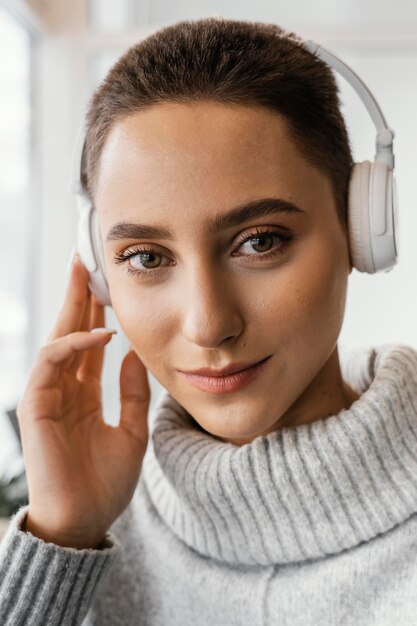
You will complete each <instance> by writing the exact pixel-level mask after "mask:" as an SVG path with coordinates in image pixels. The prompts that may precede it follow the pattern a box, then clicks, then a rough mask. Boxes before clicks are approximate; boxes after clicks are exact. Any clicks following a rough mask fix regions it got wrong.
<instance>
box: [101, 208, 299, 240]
mask: <svg viewBox="0 0 417 626" xmlns="http://www.w3.org/2000/svg"><path fill="white" fill-rule="evenodd" d="M277 213H287V214H288V213H292V214H294V213H305V211H304V209H301V208H300V207H299V206H297V205H296V204H294V203H293V202H290V201H289V200H282V199H281V198H260V199H259V200H252V201H251V202H249V203H247V204H243V205H239V206H236V207H234V208H233V209H230V210H229V211H227V213H222V214H221V215H217V216H215V217H214V218H212V219H211V220H210V222H209V225H208V228H209V232H210V233H211V234H216V233H218V232H220V231H222V230H226V229H227V228H231V227H232V226H238V225H239V224H241V223H242V222H247V221H249V220H251V219H255V218H258V217H264V216H267V215H276V214H277ZM119 239H169V240H171V241H173V240H174V239H175V238H174V236H173V234H172V233H171V232H170V231H169V230H167V228H165V227H164V226H162V225H159V224H152V225H151V224H134V223H131V222H118V223H117V224H115V225H114V226H112V228H111V229H110V230H109V232H108V233H107V236H106V241H117V240H119Z"/></svg>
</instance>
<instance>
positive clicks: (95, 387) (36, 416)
mask: <svg viewBox="0 0 417 626" xmlns="http://www.w3.org/2000/svg"><path fill="white" fill-rule="evenodd" d="M104 325H105V319H104V306H102V305H101V304H99V303H98V301H97V299H96V298H95V296H94V295H93V294H91V292H90V290H89V288H88V272H87V270H86V268H85V267H84V265H83V264H82V263H81V261H80V259H79V257H78V256H76V257H75V259H74V262H73V264H72V267H71V273H70V278H69V281H68V286H67V292H66V295H65V301H64V304H63V307H62V309H61V311H60V314H59V317H58V319H57V322H56V325H55V328H54V330H53V332H52V333H51V335H50V336H49V338H48V342H47V343H46V344H45V345H44V346H42V347H41V348H40V350H39V352H38V355H37V359H36V362H35V364H34V366H33V368H32V370H31V372H30V374H29V378H28V381H27V384H26V388H25V390H24V394H23V396H22V398H21V400H20V402H19V404H18V407H17V416H18V420H19V426H20V431H21V438H22V447H23V456H24V462H25V467H26V475H27V482H28V490H29V511H28V516H27V518H26V527H25V530H28V531H30V532H32V533H33V534H34V535H36V536H38V537H40V538H42V539H44V540H45V541H49V542H52V543H56V544H58V545H62V546H72V547H75V548H84V547H89V548H94V547H97V546H98V545H99V544H100V543H101V541H102V540H103V538H104V535H105V534H106V531H107V530H108V528H109V527H110V526H111V524H112V523H113V522H114V520H116V518H117V517H118V516H119V515H120V514H121V513H122V511H123V510H124V509H125V508H126V506H127V505H128V504H129V502H130V500H131V499H132V496H133V493H134V490H135V487H136V485H137V482H138V480H139V476H140V471H141V467H142V461H143V457H144V454H145V452H146V448H147V443H148V423H147V416H148V408H149V401H150V387H149V382H148V377H147V372H146V368H145V366H144V365H143V364H142V362H141V361H140V359H139V358H138V357H137V355H136V353H135V352H134V351H133V350H131V351H129V352H128V353H127V354H126V356H125V357H124V359H123V362H122V365H121V370H120V402H121V416H120V423H119V425H118V426H117V427H114V426H110V425H108V424H106V423H105V422H104V421H103V415H102V399H101V373H102V367H103V360H104V347H105V345H106V344H107V343H108V342H109V340H110V339H111V337H112V335H111V333H109V332H94V333H91V332H89V330H90V328H95V327H103V326H104Z"/></svg>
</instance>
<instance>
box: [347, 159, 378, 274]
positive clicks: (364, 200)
mask: <svg viewBox="0 0 417 626" xmlns="http://www.w3.org/2000/svg"><path fill="white" fill-rule="evenodd" d="M372 166H373V163H371V162H370V161H362V162H361V163H355V164H354V165H353V168H352V172H351V175H350V180H349V206H348V231H349V251H350V256H351V261H352V265H353V267H354V268H355V269H357V270H358V271H359V272H367V273H368V274H373V273H374V272H375V267H374V262H373V258H372V241H371V232H370V219H369V212H370V185H371V177H372Z"/></svg>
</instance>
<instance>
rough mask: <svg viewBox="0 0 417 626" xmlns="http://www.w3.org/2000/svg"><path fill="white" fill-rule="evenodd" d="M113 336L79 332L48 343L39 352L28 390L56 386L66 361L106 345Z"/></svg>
mask: <svg viewBox="0 0 417 626" xmlns="http://www.w3.org/2000/svg"><path fill="white" fill-rule="evenodd" d="M111 337H112V335H111V334H109V333H89V332H82V331H78V332H75V333H71V334H69V335H66V336H65V337H62V338H59V339H56V340H55V341H53V342H52V343H47V344H45V345H44V346H42V348H40V350H39V352H38V357H37V359H36V362H35V365H34V367H33V368H32V370H31V372H30V374H29V379H28V382H27V385H26V389H27V390H30V393H32V392H33V391H41V390H45V389H51V388H53V387H55V386H56V384H57V381H58V378H59V377H60V376H61V374H62V370H63V369H65V364H66V361H68V360H70V359H71V358H72V356H73V355H74V353H76V352H78V351H83V350H88V349H91V348H96V347H98V346H103V345H105V344H106V343H107V342H108V341H109V340H110V339H111Z"/></svg>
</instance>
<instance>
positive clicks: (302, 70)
mask: <svg viewBox="0 0 417 626" xmlns="http://www.w3.org/2000/svg"><path fill="white" fill-rule="evenodd" d="M198 100H214V101H216V102H222V103H225V104H227V103H230V104H232V103H233V104H249V105H250V104H252V105H262V106H265V107H267V108H268V109H270V110H273V111H275V112H277V113H279V114H281V115H283V116H284V117H285V118H286V121H287V125H288V128H289V132H290V134H291V137H292V138H293V140H294V142H295V144H296V145H297V147H298V149H299V150H300V152H301V154H303V156H304V157H305V158H306V159H307V160H308V161H309V162H310V163H311V164H312V165H314V166H316V167H317V168H318V169H320V170H321V171H322V172H323V173H324V174H326V175H327V176H329V178H330V181H331V183H332V188H333V191H334V198H335V204H336V207H337V213H338V217H339V219H340V222H341V224H342V226H343V227H344V228H345V229H346V225H347V221H346V220H347V211H346V207H347V194H348V184H349V177H350V172H351V168H352V165H353V162H352V154H351V150H350V145H349V138H348V134H347V130H346V126H345V123H344V119H343V116H342V114H341V112H340V109H339V106H340V101H339V92H338V87H337V83H336V81H335V79H334V76H333V73H332V70H331V69H330V68H329V67H328V66H327V65H326V64H325V63H324V62H323V61H321V60H320V59H318V58H317V57H315V56H314V55H313V54H311V53H310V52H308V51H307V50H306V49H305V48H304V47H303V46H302V40H301V38H300V37H298V36H297V35H295V34H294V33H291V32H288V31H285V30H284V29H282V28H281V27H280V26H277V25H275V24H265V23H261V22H246V21H240V20H227V19H224V18H206V19H201V20H196V21H188V20H187V21H181V22H178V23H176V24H173V25H170V26H167V27H165V28H163V29H160V30H158V31H157V32H155V33H153V34H152V35H150V36H148V37H147V38H146V39H144V40H142V41H140V42H139V43H137V44H135V45H133V46H132V47H131V48H129V49H128V50H127V52H125V53H124V54H123V56H122V57H121V58H120V59H119V60H118V61H117V62H116V63H115V65H114V66H113V67H112V68H111V70H110V71H109V72H108V74H107V76H106V78H105V80H104V81H103V82H102V83H101V85H100V86H99V87H98V88H97V89H96V91H95V92H94V93H93V95H92V97H91V100H90V103H89V106H88V111H87V121H86V143H85V153H84V159H83V161H84V162H85V168H83V173H82V177H81V180H82V184H83V186H84V188H85V190H86V191H87V192H88V193H90V194H91V195H93V192H94V187H95V182H96V176H97V170H98V164H99V159H100V154H101V151H102V149H103V146H104V143H105V140H106V138H107V136H108V133H109V131H110V129H111V127H112V125H113V124H114V123H115V122H116V120H118V119H120V118H122V117H124V116H126V115H129V114H131V113H133V112H135V111H140V110H141V109H144V108H147V107H149V106H151V105H153V104H156V103H158V102H169V101H171V102H195V101H198Z"/></svg>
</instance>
